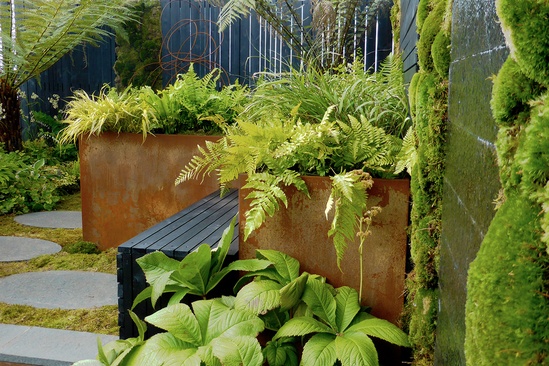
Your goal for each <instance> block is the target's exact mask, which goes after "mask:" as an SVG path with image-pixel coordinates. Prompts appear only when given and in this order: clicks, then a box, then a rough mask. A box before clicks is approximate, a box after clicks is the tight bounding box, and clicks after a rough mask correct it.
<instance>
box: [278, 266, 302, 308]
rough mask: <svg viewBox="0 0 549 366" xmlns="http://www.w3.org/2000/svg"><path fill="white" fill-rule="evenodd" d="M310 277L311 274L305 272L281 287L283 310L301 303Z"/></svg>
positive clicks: (281, 305)
mask: <svg viewBox="0 0 549 366" xmlns="http://www.w3.org/2000/svg"><path fill="white" fill-rule="evenodd" d="M308 278H309V274H308V273H307V272H303V273H302V274H301V276H299V277H298V278H296V279H295V280H293V281H292V282H290V283H288V284H287V285H286V286H284V287H283V288H282V289H280V307H281V309H282V310H289V309H291V308H293V307H294V306H296V305H297V304H299V302H300V301H301V296H302V295H303V291H304V290H305V286H306V285H307V279H308Z"/></svg>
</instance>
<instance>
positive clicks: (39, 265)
mask: <svg viewBox="0 0 549 366" xmlns="http://www.w3.org/2000/svg"><path fill="white" fill-rule="evenodd" d="M56 209H57V210H80V194H74V195H70V196H65V197H64V199H63V201H62V202H61V203H60V204H59V205H58V206H57V207H56ZM14 217H15V215H2V216H0V235H2V236H21V237H29V238H37V239H44V240H49V241H53V242H55V243H57V244H59V245H61V247H67V246H71V245H72V244H74V243H77V242H81V241H82V230H81V229H46V228H35V227H29V226H24V225H21V224H19V223H17V222H15V220H14ZM54 270H78V271H91V272H105V273H110V274H116V250H114V249H111V250H108V251H105V252H102V253H100V254H84V253H75V254H69V253H67V252H66V251H64V250H62V251H60V252H59V253H56V254H48V255H43V256H40V257H37V258H34V259H31V260H29V261H22V262H0V277H4V276H9V275H12V274H17V273H26V272H38V271H54ZM117 319H118V309H117V307H116V305H112V306H103V307H100V308H96V309H78V310H61V309H37V308H33V307H30V306H22V305H10V304H6V303H1V302H0V323H4V324H16V325H27V326H40V327H46V328H57V329H70V330H77V331H83V332H94V333H102V334H111V335H117V334H118V326H117Z"/></svg>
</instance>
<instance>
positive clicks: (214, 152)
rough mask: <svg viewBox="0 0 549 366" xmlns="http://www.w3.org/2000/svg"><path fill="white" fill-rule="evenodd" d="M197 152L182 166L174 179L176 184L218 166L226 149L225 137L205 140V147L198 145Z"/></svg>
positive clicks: (206, 172)
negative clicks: (214, 140) (213, 140)
mask: <svg viewBox="0 0 549 366" xmlns="http://www.w3.org/2000/svg"><path fill="white" fill-rule="evenodd" d="M198 151H199V154H197V155H195V156H193V158H192V159H191V161H190V162H189V163H188V164H187V165H185V167H183V169H182V170H181V173H179V176H178V177H177V179H176V180H175V184H176V185H178V184H180V183H183V182H185V181H188V180H191V179H197V178H198V177H199V176H202V179H204V177H205V176H206V174H210V173H211V172H213V171H215V170H217V169H219V168H220V166H221V165H222V163H223V160H224V157H225V155H226V151H227V138H226V137H223V138H221V139H220V140H219V141H217V142H212V141H206V147H202V146H198Z"/></svg>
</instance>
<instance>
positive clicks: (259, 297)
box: [235, 280, 282, 314]
mask: <svg viewBox="0 0 549 366" xmlns="http://www.w3.org/2000/svg"><path fill="white" fill-rule="evenodd" d="M281 287H282V286H281V285H280V284H278V283H276V282H273V281H268V280H267V281H253V282H250V283H249V284H247V285H246V286H244V287H242V289H240V291H238V294H236V302H235V308H237V309H247V310H248V311H252V312H253V313H254V314H264V313H265V312H267V311H269V310H271V309H274V308H276V307H278V306H280V289H281Z"/></svg>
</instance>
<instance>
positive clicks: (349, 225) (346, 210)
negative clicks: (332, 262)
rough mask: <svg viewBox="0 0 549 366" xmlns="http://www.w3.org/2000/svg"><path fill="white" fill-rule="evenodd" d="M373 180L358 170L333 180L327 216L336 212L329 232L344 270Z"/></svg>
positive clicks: (338, 262) (338, 175)
mask: <svg viewBox="0 0 549 366" xmlns="http://www.w3.org/2000/svg"><path fill="white" fill-rule="evenodd" d="M372 185H373V180H372V178H371V176H370V175H369V174H368V173H365V172H363V171H361V170H354V171H351V172H346V173H342V174H336V175H335V176H333V177H332V192H331V194H330V198H329V200H328V203H327V205H326V211H325V212H326V215H328V213H329V211H330V210H332V208H333V210H334V218H333V219H332V224H331V226H330V231H328V236H332V237H333V242H334V248H335V250H336V256H337V265H338V267H339V268H340V269H341V260H342V259H343V254H344V253H345V249H346V248H347V246H348V243H350V242H353V241H354V239H355V234H356V233H357V230H358V225H359V220H360V218H361V217H362V215H363V213H364V211H365V209H366V205H367V199H368V190H369V189H370V188H371V187H372Z"/></svg>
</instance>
